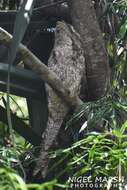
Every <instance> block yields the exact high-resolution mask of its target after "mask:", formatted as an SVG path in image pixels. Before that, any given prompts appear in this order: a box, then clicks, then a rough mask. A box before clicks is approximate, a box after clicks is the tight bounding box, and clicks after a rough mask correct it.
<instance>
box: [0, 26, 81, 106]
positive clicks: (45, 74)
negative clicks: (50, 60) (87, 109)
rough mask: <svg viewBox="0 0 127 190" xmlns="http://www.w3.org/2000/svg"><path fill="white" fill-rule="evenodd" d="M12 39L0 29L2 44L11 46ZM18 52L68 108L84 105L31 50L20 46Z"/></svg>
mask: <svg viewBox="0 0 127 190" xmlns="http://www.w3.org/2000/svg"><path fill="white" fill-rule="evenodd" d="M11 39H12V36H11V34H9V33H8V32H7V31H5V30H4V29H2V28H1V27H0V42H1V43H2V44H4V45H6V46H9V45H10V43H11ZM17 52H18V53H19V54H20V56H21V58H22V59H23V61H24V64H26V65H27V66H28V67H29V68H31V69H32V70H33V71H34V72H35V73H37V74H38V75H39V76H40V78H41V79H42V80H44V81H45V82H46V83H48V85H49V86H50V87H51V88H52V89H53V90H54V91H55V93H56V94H57V95H58V96H59V97H60V98H61V99H62V100H63V101H64V102H65V103H66V105H67V106H68V107H74V108H78V107H79V106H80V105H81V104H82V103H83V102H82V101H81V99H80V98H79V97H78V96H77V95H76V96H75V95H73V96H72V95H71V92H70V90H69V89H68V88H66V87H65V86H64V84H63V83H62V81H61V80H60V79H59V78H58V77H57V75H56V74H55V73H54V72H52V71H51V70H50V69H49V68H48V67H47V66H46V65H45V64H43V63H42V62H41V61H40V60H39V59H38V58H37V57H36V56H35V55H34V54H33V53H32V52H31V51H30V50H28V49H27V47H25V46H24V45H22V44H20V46H19V48H18V50H17Z"/></svg>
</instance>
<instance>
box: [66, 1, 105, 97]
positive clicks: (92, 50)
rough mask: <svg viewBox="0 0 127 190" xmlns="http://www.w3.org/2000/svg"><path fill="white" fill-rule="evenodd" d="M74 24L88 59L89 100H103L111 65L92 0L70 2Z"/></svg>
mask: <svg viewBox="0 0 127 190" xmlns="http://www.w3.org/2000/svg"><path fill="white" fill-rule="evenodd" d="M69 2H70V3H69V7H70V11H71V19H72V24H73V26H74V28H75V29H76V31H77V32H78V33H79V34H80V36H81V38H82V45H83V47H84V56H85V59H86V77H87V94H88V95H87V97H84V98H87V99H88V100H96V99H99V98H101V97H102V96H103V95H104V94H105V93H106V90H107V86H108V82H109V64H108V56H107V52H106V49H105V44H104V40H103V37H102V33H101V31H100V28H99V24H98V22H97V18H96V14H95V10H94V6H93V3H92V1H91V0H78V1H77V0H70V1H69ZM82 91H84V89H83V85H82ZM82 94H86V93H82Z"/></svg>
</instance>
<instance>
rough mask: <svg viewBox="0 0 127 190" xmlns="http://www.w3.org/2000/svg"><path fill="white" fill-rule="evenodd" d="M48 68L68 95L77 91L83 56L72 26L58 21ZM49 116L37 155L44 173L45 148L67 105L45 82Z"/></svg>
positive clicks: (38, 165) (79, 41) (83, 62)
mask: <svg viewBox="0 0 127 190" xmlns="http://www.w3.org/2000/svg"><path fill="white" fill-rule="evenodd" d="M48 66H49V68H50V69H51V70H52V71H53V72H55V73H56V74H57V76H58V77H59V78H60V79H61V81H62V82H63V84H64V85H65V86H66V87H67V88H68V89H70V92H71V95H73V94H77V95H79V94H80V87H81V79H82V77H83V75H84V74H85V73H84V72H85V59H84V53H83V49H82V45H81V39H80V36H79V35H78V34H77V33H76V32H75V30H74V29H73V27H72V26H70V25H67V24H66V23H64V22H58V23H57V27H56V32H55V44H54V48H53V50H52V53H51V56H50V58H49V61H48ZM46 88H47V94H48V108H49V118H48V125H47V128H46V131H45V132H44V134H43V140H42V147H41V154H40V158H39V161H38V163H37V167H36V171H35V173H36V172H38V170H41V171H42V175H43V176H45V175H46V170H47V167H48V160H49V159H48V151H49V149H50V148H51V146H52V145H53V142H54V140H55V139H56V136H57V135H58V132H59V129H60V127H61V125H62V122H63V119H64V118H65V116H66V114H67V113H68V111H69V108H68V106H67V105H66V104H65V102H63V101H62V100H61V99H60V98H59V97H58V96H57V95H56V94H55V93H54V91H53V90H52V89H51V88H50V87H49V86H48V85H47V86H46Z"/></svg>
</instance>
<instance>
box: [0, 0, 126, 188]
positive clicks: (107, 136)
mask: <svg viewBox="0 0 127 190" xmlns="http://www.w3.org/2000/svg"><path fill="white" fill-rule="evenodd" d="M95 2H96V3H97V6H98V7H99V10H100V12H99V15H98V19H99V22H100V27H101V29H102V33H103V36H104V39H105V43H106V47H107V52H108V55H109V61H110V67H111V83H110V87H109V92H108V93H107V95H106V96H105V97H103V98H102V99H100V100H98V101H96V102H88V103H84V105H83V106H82V107H81V109H80V111H78V113H75V114H74V115H73V117H72V118H71V119H70V121H68V123H67V126H66V127H67V128H71V127H72V129H73V125H74V124H75V123H78V121H82V125H81V126H80V129H79V131H78V132H77V131H76V132H75V131H74V133H75V136H76V138H74V143H73V144H72V145H71V146H70V147H68V148H66V149H60V150H57V151H55V152H53V153H51V157H52V158H53V161H54V159H56V160H57V162H55V164H53V165H52V167H51V168H50V170H49V172H52V171H53V172H54V171H56V172H55V177H54V178H55V179H54V178H53V181H50V182H46V183H43V184H41V185H39V184H26V183H25V182H24V181H23V179H22V178H21V177H20V176H19V174H20V175H21V172H20V169H19V167H17V163H18V160H17V158H16V157H15V154H18V155H19V156H20V155H21V156H22V155H23V154H24V153H25V152H26V151H27V150H28V149H30V148H31V147H30V146H29V145H27V144H26V143H25V142H24V141H23V140H21V138H19V136H18V135H17V134H15V137H16V139H17V141H16V142H18V143H17V144H18V145H17V150H16V152H15V150H14V149H13V147H8V146H7V144H6V143H5V144H4V137H5V136H8V129H7V126H5V125H4V124H2V123H1V124H0V134H1V138H0V144H1V146H0V164H1V168H0V189H3V190H4V189H7V188H8V189H9V190H11V189H19V190H20V189H23V190H32V189H35V190H43V189H49V190H52V189H54V187H59V189H62V188H66V186H65V185H60V184H59V183H60V182H59V180H60V179H61V177H63V176H65V175H66V176H67V177H66V178H64V183H65V184H68V181H67V179H68V176H69V177H71V176H92V178H94V177H95V176H99V175H101V176H112V177H113V176H118V177H119V178H121V176H125V174H126V172H127V142H126V139H127V99H126V98H127V1H126V0H116V1H113V0H101V1H95ZM8 6H9V4H8V5H7V4H6V7H8ZM1 8H2V9H5V6H3V7H1ZM1 100H2V101H3V103H2V104H4V106H6V100H5V99H4V95H3V94H2V95H1ZM15 102H17V103H15ZM12 103H13V105H12V110H13V112H15V113H17V111H18V116H20V117H21V118H23V119H27V118H28V114H27V111H26V109H25V110H24V107H25V104H23V101H22V100H21V99H19V98H16V97H14V101H13V100H12ZM22 104H23V106H22V107H21V105H22ZM18 105H20V106H18ZM24 113H25V114H24ZM86 113H87V114H88V118H87V119H86ZM5 129H6V130H5ZM8 139H9V138H8ZM28 161H29V160H28ZM22 162H24V163H25V160H22ZM62 164H64V169H63V166H62ZM12 168H13V169H12ZM56 178H57V180H56ZM62 179H63V178H62Z"/></svg>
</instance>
